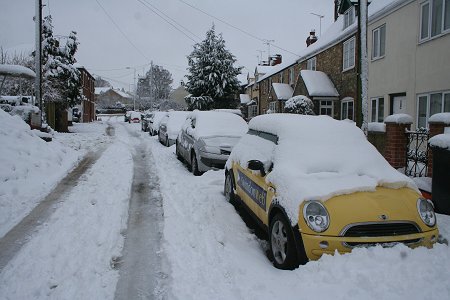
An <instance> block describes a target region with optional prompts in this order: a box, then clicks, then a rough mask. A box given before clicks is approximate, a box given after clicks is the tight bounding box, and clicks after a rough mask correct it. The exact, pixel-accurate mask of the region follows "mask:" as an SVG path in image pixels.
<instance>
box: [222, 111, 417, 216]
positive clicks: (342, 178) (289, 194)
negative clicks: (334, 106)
mask: <svg viewBox="0 0 450 300" xmlns="http://www.w3.org/2000/svg"><path fill="white" fill-rule="evenodd" d="M249 128H250V129H253V130H258V131H263V132H267V133H271V134H274V135H276V136H277V137H278V143H277V145H275V144H274V145H273V146H272V148H271V149H272V150H270V149H269V150H267V148H268V147H267V144H265V145H264V144H261V145H259V144H258V143H268V141H266V140H264V139H256V137H255V136H254V135H248V134H247V135H245V136H244V137H243V138H242V139H241V141H240V142H239V143H238V144H237V145H236V146H235V148H234V149H233V151H232V153H231V155H230V158H229V160H228V162H227V167H230V166H231V163H232V162H233V161H236V162H239V163H240V164H241V165H244V166H245V165H246V164H247V162H248V161H249V160H251V159H258V160H261V161H262V162H264V163H266V164H267V165H266V164H265V166H266V167H268V166H270V165H272V164H271V163H273V170H272V171H271V172H270V173H269V174H268V175H267V177H266V181H267V182H272V183H273V184H274V185H275V186H276V190H277V197H278V199H279V201H280V203H282V205H283V207H284V208H285V209H286V212H287V214H288V216H289V217H290V219H291V221H292V222H295V223H296V221H297V219H298V216H299V212H298V209H299V206H300V203H301V202H303V201H306V200H313V199H315V200H322V201H326V200H327V199H330V198H332V197H334V196H337V195H343V194H350V193H354V192H358V191H374V190H375V188H376V187H377V186H383V187H388V188H401V187H410V188H412V189H415V190H417V187H416V186H415V184H414V183H413V182H412V180H411V179H410V178H408V177H407V176H405V175H404V174H401V173H400V172H398V171H397V170H395V169H394V168H392V167H391V166H390V165H389V163H388V162H387V161H386V160H385V159H384V158H383V156H382V155H381V154H380V153H379V152H378V151H377V150H376V149H375V148H374V147H373V146H372V145H371V144H370V143H369V142H368V141H367V138H366V137H365V135H364V133H363V132H362V131H361V129H360V128H358V127H357V126H355V124H354V123H350V122H347V121H338V120H335V119H333V118H330V117H328V116H305V115H296V114H266V115H260V116H257V117H255V118H253V119H252V120H251V121H250V123H249ZM262 151H266V152H262ZM299 183H301V184H299Z"/></svg>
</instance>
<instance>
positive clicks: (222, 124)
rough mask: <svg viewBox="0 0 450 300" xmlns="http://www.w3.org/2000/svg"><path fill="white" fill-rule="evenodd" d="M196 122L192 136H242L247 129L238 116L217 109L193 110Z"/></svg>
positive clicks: (192, 114) (197, 137)
mask: <svg viewBox="0 0 450 300" xmlns="http://www.w3.org/2000/svg"><path fill="white" fill-rule="evenodd" d="M191 116H195V118H196V120H197V123H196V127H195V130H194V138H195V139H199V138H201V137H203V138H204V137H210V136H242V135H244V134H245V133H246V132H247V130H248V125H247V123H246V122H245V121H244V119H242V118H241V117H240V116H238V115H236V114H233V113H228V112H217V111H194V112H192V113H191Z"/></svg>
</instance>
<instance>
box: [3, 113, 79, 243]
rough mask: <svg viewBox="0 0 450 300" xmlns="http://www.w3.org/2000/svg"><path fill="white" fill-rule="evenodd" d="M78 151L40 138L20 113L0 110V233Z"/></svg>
mask: <svg viewBox="0 0 450 300" xmlns="http://www.w3.org/2000/svg"><path fill="white" fill-rule="evenodd" d="M77 159H78V155H77V153H75V151H73V150H72V149H70V148H68V147H65V146H63V145H61V144H60V143H58V142H51V143H47V142H45V141H44V140H42V139H41V138H40V137H39V136H38V135H37V134H36V133H35V132H33V131H31V130H30V127H29V126H28V125H27V124H26V123H25V122H24V121H23V120H22V119H21V118H20V117H19V116H11V115H9V114H8V113H6V112H4V111H3V110H0V166H1V168H0V237H1V236H3V235H4V234H5V233H6V232H8V231H9V230H10V229H11V228H12V227H13V226H14V225H15V224H16V223H17V222H18V221H20V220H21V219H22V218H23V217H24V216H25V215H26V214H27V213H28V212H29V211H30V210H31V209H32V208H33V207H34V206H35V205H36V204H37V201H39V200H40V199H41V198H42V196H44V195H46V194H47V193H48V192H49V191H50V190H51V189H52V188H53V186H54V185H55V182H57V181H58V180H60V179H61V178H63V177H64V175H65V174H66V173H67V171H68V170H69V169H71V168H72V167H73V166H74V164H75V163H76V161H77Z"/></svg>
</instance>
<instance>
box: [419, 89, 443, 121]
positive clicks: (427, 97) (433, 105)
mask: <svg viewBox="0 0 450 300" xmlns="http://www.w3.org/2000/svg"><path fill="white" fill-rule="evenodd" d="M441 112H450V91H446V92H443V93H442V92H439V93H430V94H424V95H419V96H418V97H417V127H418V128H421V127H427V123H428V119H429V118H430V117H431V116H432V115H434V114H437V113H441Z"/></svg>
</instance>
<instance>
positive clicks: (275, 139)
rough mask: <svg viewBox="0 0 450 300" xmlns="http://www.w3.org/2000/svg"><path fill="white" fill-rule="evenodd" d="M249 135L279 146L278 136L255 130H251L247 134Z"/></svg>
mask: <svg viewBox="0 0 450 300" xmlns="http://www.w3.org/2000/svg"><path fill="white" fill-rule="evenodd" d="M247 134H250V135H256V136H259V137H261V138H263V139H265V140H268V141H271V142H272V143H274V144H276V145H278V136H276V135H275V134H271V133H267V132H263V131H258V130H254V129H250V130H249V131H248V132H247Z"/></svg>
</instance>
